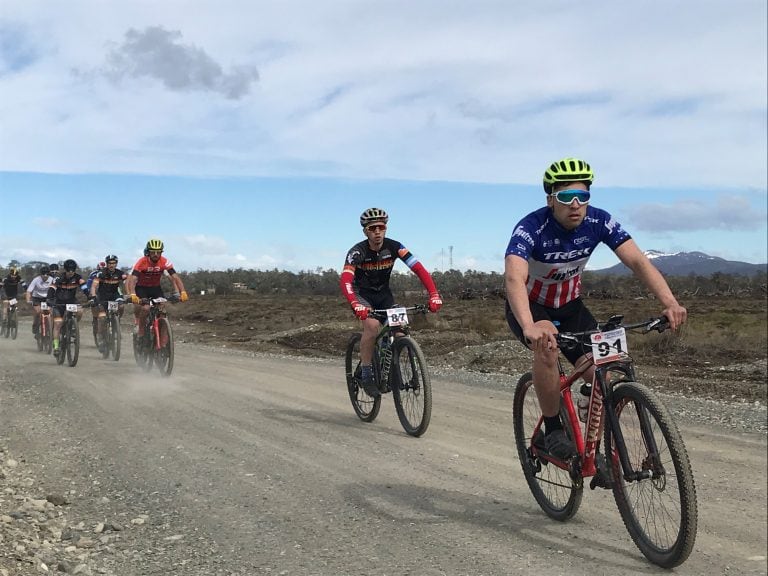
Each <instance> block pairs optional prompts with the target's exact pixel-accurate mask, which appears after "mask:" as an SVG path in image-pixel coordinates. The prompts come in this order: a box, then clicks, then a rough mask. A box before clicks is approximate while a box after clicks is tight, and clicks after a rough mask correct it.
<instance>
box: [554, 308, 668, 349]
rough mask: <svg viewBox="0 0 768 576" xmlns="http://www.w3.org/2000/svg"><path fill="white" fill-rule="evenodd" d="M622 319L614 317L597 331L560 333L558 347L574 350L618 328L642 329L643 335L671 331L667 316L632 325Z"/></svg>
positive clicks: (557, 336)
mask: <svg viewBox="0 0 768 576" xmlns="http://www.w3.org/2000/svg"><path fill="white" fill-rule="evenodd" d="M622 319H623V317H622V316H612V317H611V318H610V319H609V320H608V322H606V323H604V324H603V325H602V326H598V328H597V329H596V330H585V331H584V332H559V333H558V334H556V335H555V339H556V340H557V345H558V346H559V347H560V348H568V349H570V348H574V347H575V346H576V345H577V344H581V343H584V342H586V343H589V342H591V336H592V335H593V334H598V333H600V332H604V331H606V330H616V329H617V328H624V329H625V330H636V329H637V328H642V331H641V333H642V334H647V333H648V332H653V331H656V332H664V331H665V330H668V329H669V320H668V319H667V317H666V316H658V317H655V318H649V319H648V320H644V321H642V322H634V323H631V324H624V323H623V322H622Z"/></svg>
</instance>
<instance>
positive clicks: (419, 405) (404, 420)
mask: <svg viewBox="0 0 768 576" xmlns="http://www.w3.org/2000/svg"><path fill="white" fill-rule="evenodd" d="M392 348H393V349H392V369H391V372H390V374H391V378H392V380H391V381H392V396H393V398H394V401H395V410H397V417H398V418H399V419H400V424H401V425H402V426H403V429H404V430H405V431H406V433H408V434H410V435H411V436H416V437H418V436H421V435H422V434H424V433H425V432H426V431H427V428H429V422H430V419H431V418H432V381H431V379H430V376H429V372H428V370H427V361H426V359H425V358H424V353H423V352H422V351H421V348H420V347H419V345H418V344H417V343H416V341H415V340H413V339H412V338H410V337H409V336H403V337H400V338H396V339H395V342H394V345H393V347H392Z"/></svg>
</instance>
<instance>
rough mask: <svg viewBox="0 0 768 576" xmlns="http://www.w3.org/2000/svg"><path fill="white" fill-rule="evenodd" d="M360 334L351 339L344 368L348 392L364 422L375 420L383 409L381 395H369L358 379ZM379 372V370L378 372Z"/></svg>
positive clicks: (353, 405) (356, 411)
mask: <svg viewBox="0 0 768 576" xmlns="http://www.w3.org/2000/svg"><path fill="white" fill-rule="evenodd" d="M360 338H361V336H360V334H355V335H354V336H352V337H351V338H350V339H349V343H348V344H347V352H346V354H345V356H344V368H345V370H346V375H347V392H348V393H349V400H350V402H352V408H353V409H354V410H355V414H357V417H358V418H360V420H362V421H363V422H373V421H374V420H375V419H376V416H378V415H379V410H381V396H378V397H376V398H372V397H371V396H369V395H368V394H367V393H366V392H365V390H364V389H363V387H362V386H361V385H360V382H359V380H358V378H359V376H360ZM377 373H378V372H377Z"/></svg>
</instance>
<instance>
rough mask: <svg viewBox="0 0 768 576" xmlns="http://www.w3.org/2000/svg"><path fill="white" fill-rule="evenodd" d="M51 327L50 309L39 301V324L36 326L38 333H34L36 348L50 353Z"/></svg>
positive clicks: (51, 347)
mask: <svg viewBox="0 0 768 576" xmlns="http://www.w3.org/2000/svg"><path fill="white" fill-rule="evenodd" d="M52 333H53V332H52V328H51V309H50V307H49V306H48V304H47V303H45V302H40V325H39V326H38V333H37V334H36V335H35V339H36V340H37V349H38V350H39V351H40V352H45V353H46V354H50V353H51V350H52V349H53V346H52V344H51V342H52V340H51V339H52V336H51V334H52Z"/></svg>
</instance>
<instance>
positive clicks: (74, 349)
mask: <svg viewBox="0 0 768 576" xmlns="http://www.w3.org/2000/svg"><path fill="white" fill-rule="evenodd" d="M67 324H68V325H69V328H68V330H67V363H68V364H69V365H70V366H71V367H73V368H74V367H75V366H76V365H77V359H78V358H79V357H80V326H79V324H78V323H77V320H76V319H75V318H74V317H71V318H69V319H68V320H67Z"/></svg>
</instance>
